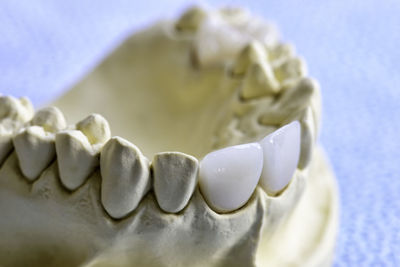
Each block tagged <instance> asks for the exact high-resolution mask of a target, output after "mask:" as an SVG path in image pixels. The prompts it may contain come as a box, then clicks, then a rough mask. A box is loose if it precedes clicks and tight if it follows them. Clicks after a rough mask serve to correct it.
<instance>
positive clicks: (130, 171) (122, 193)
mask: <svg viewBox="0 0 400 267" xmlns="http://www.w3.org/2000/svg"><path fill="white" fill-rule="evenodd" d="M100 170H101V176H102V182H101V201H102V203H103V206H104V209H105V210H106V211H107V213H108V214H109V215H110V216H111V217H113V218H114V219H120V218H123V217H125V216H126V215H128V214H129V213H130V212H132V211H133V210H135V209H136V207H137V206H138V204H139V202H140V200H141V199H142V198H143V196H144V195H145V194H146V193H147V192H148V190H149V189H150V177H149V174H150V171H149V162H148V160H147V158H145V157H144V156H143V155H142V153H141V152H140V150H139V149H138V148H137V147H136V146H135V145H133V144H131V143H130V142H128V141H126V140H124V139H122V138H120V137H113V138H111V139H110V140H109V141H108V142H107V143H106V144H105V145H104V147H103V150H102V151H101V156H100Z"/></svg>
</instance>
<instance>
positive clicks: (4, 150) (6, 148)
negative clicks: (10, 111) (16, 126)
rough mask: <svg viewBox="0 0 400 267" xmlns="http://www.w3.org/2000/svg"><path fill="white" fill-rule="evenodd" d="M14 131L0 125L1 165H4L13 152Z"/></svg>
mask: <svg viewBox="0 0 400 267" xmlns="http://www.w3.org/2000/svg"><path fill="white" fill-rule="evenodd" d="M12 137H13V133H12V131H10V130H8V129H6V128H5V127H4V126H3V125H1V124H0V165H1V164H2V163H3V161H4V159H5V158H6V157H7V156H8V154H9V153H10V152H11V151H12V148H13V145H12Z"/></svg>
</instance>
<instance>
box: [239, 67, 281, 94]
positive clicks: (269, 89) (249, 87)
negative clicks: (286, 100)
mask: <svg viewBox="0 0 400 267" xmlns="http://www.w3.org/2000/svg"><path fill="white" fill-rule="evenodd" d="M279 89H280V85H279V83H278V81H277V80H276V79H275V76H274V73H273V71H272V68H271V66H270V65H269V64H268V63H266V62H258V63H255V64H252V65H251V66H250V68H249V69H248V71H247V73H246V76H245V78H244V81H243V84H242V89H241V96H242V97H243V98H244V99H249V98H255V97H261V96H265V95H271V94H276V93H278V92H279Z"/></svg>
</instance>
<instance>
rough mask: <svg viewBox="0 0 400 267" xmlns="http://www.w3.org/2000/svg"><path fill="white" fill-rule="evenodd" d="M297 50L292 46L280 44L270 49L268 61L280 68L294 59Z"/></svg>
mask: <svg viewBox="0 0 400 267" xmlns="http://www.w3.org/2000/svg"><path fill="white" fill-rule="evenodd" d="M294 54H295V48H294V46H293V45H291V44H278V45H276V46H274V47H272V48H271V49H269V53H268V59H269V61H271V62H272V63H271V64H272V65H273V66H278V65H280V64H282V62H284V61H286V60H287V59H289V58H292V57H294Z"/></svg>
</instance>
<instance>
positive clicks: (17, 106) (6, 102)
mask: <svg viewBox="0 0 400 267" xmlns="http://www.w3.org/2000/svg"><path fill="white" fill-rule="evenodd" d="M32 115H33V107H32V104H31V103H30V101H29V100H28V99H27V98H21V99H17V98H15V97H12V96H0V121H1V120H2V119H6V118H8V119H12V120H14V121H18V122H20V123H24V122H27V121H29V120H30V119H31V118H32Z"/></svg>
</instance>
